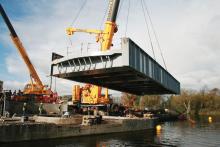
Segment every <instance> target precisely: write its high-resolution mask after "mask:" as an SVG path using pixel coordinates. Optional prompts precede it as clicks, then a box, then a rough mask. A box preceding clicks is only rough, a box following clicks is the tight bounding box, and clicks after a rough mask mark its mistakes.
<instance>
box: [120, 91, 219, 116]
mask: <svg viewBox="0 0 220 147" xmlns="http://www.w3.org/2000/svg"><path fill="white" fill-rule="evenodd" d="M121 103H122V104H123V105H124V106H127V107H130V108H133V109H141V110H143V109H145V108H148V109H160V108H167V109H171V110H174V111H176V112H178V113H191V114H192V113H193V114H195V115H198V114H199V113H201V112H204V113H205V112H210V111H216V112H220V89H218V88H214V89H211V90H207V89H205V88H204V89H202V90H199V91H196V90H187V89H182V90H181V94H180V95H169V96H164V95H163V96H160V95H145V96H136V95H132V94H128V93H123V94H122V96H121Z"/></svg>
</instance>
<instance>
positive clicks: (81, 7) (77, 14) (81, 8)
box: [68, 0, 87, 47]
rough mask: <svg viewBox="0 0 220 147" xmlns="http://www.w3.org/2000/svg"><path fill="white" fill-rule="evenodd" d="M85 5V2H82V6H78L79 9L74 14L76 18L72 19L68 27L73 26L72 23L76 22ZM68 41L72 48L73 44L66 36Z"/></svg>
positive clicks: (85, 0)
mask: <svg viewBox="0 0 220 147" xmlns="http://www.w3.org/2000/svg"><path fill="white" fill-rule="evenodd" d="M86 3H87V0H84V1H83V3H82V5H81V6H80V9H79V10H78V12H77V13H76V16H75V17H74V19H73V21H72V23H71V24H70V27H71V26H73V25H74V23H75V22H76V20H77V19H78V17H79V15H80V13H81V12H82V10H83V8H84V7H85V5H86ZM68 41H69V42H70V46H71V47H73V46H72V45H73V43H72V40H71V38H70V36H69V35H68Z"/></svg>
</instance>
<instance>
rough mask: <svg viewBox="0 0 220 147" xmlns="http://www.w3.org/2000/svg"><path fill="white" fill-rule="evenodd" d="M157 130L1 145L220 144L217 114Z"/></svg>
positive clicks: (212, 146)
mask: <svg viewBox="0 0 220 147" xmlns="http://www.w3.org/2000/svg"><path fill="white" fill-rule="evenodd" d="M161 127H162V129H161V131H138V132H131V133H117V134H109V135H96V136H86V137H73V138H67V139H56V140H42V141H31V142H21V143H10V144H2V145H0V146H1V147H19V146H22V147H109V146H110V147H115V146H116V147H121V146H127V147H133V146H134V147H145V146H153V147H163V146H164V147H167V146H180V147H220V118H219V117H213V122H212V123H209V122H208V120H207V117H205V118H203V119H200V121H197V122H196V124H190V123H189V122H187V121H179V122H166V123H163V124H161Z"/></svg>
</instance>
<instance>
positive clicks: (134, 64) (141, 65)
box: [52, 38, 180, 95]
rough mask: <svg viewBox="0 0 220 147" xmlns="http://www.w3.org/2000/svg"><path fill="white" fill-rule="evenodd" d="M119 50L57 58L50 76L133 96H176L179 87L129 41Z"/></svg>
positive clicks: (160, 67)
mask: <svg viewBox="0 0 220 147" xmlns="http://www.w3.org/2000/svg"><path fill="white" fill-rule="evenodd" d="M121 45H122V48H121V49H119V50H117V49H112V50H110V51H107V52H87V53H84V54H83V55H75V56H74V55H73V56H71V57H70V56H68V57H62V56H60V57H58V58H57V59H55V60H53V61H52V67H53V74H52V75H53V76H55V77H59V78H63V79H68V80H72V81H77V82H83V83H90V84H94V85H99V86H102V87H107V88H110V89H113V90H118V91H122V92H128V93H132V94H136V95H146V94H179V93H180V83H179V82H178V81H177V80H176V79H175V78H174V77H173V76H172V75H171V74H170V73H169V72H167V70H165V69H164V68H163V67H162V66H161V65H159V64H158V63H157V62H156V61H155V60H154V59H153V58H151V57H150V56H149V55H148V54H147V53H146V52H145V51H144V50H143V49H141V48H140V47H139V46H138V45H137V44H135V43H134V42H133V41H132V40H131V39H129V38H122V44H121Z"/></svg>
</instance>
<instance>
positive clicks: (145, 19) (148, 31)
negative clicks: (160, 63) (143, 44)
mask: <svg viewBox="0 0 220 147" xmlns="http://www.w3.org/2000/svg"><path fill="white" fill-rule="evenodd" d="M141 7H142V10H143V14H144V21H145V23H146V27H147V33H148V36H149V40H150V45H151V49H152V52H153V56H154V59H155V60H156V56H155V53H154V47H153V43H152V39H151V35H150V29H149V25H148V22H147V18H146V14H145V11H144V6H143V0H141Z"/></svg>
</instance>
